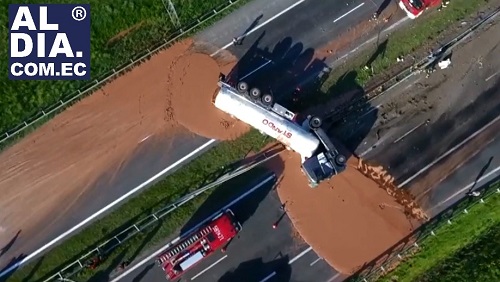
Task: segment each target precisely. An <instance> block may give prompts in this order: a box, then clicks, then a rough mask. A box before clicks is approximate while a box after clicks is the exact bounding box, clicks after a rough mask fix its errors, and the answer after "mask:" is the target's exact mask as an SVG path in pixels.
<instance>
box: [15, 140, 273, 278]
mask: <svg viewBox="0 0 500 282" xmlns="http://www.w3.org/2000/svg"><path fill="white" fill-rule="evenodd" d="M268 140H269V139H268ZM264 145H265V140H264V137H263V136H262V135H261V134H260V133H257V132H254V131H252V132H250V133H248V134H247V135H245V136H244V137H242V138H240V139H239V140H237V141H233V142H226V143H223V144H220V145H219V146H217V148H216V149H212V150H210V151H208V152H207V153H205V154H204V155H203V156H201V157H200V158H197V159H196V160H194V161H193V162H191V163H190V164H188V165H187V166H186V167H184V168H183V169H181V170H179V171H177V172H175V173H174V174H172V175H170V176H169V177H167V178H165V179H164V180H162V181H161V182H159V183H157V184H156V185H154V186H153V187H151V188H150V189H148V190H147V191H145V192H144V193H142V194H140V195H139V196H137V197H136V198H133V199H131V200H130V201H128V202H127V203H125V204H124V205H123V206H121V207H120V208H119V209H117V210H116V211H114V212H113V213H111V214H109V215H108V216H106V217H104V218H103V219H101V220H99V221H97V222H96V223H94V224H93V225H91V226H89V227H88V228H86V229H85V230H84V231H83V232H81V233H79V234H77V235H75V236H73V237H71V238H70V239H68V240H67V241H65V242H64V243H63V244H62V245H60V246H58V247H56V248H54V249H53V250H52V251H50V252H48V253H47V254H46V255H44V257H43V258H42V259H41V260H40V261H41V262H40V263H38V262H37V261H34V262H33V263H31V264H29V265H27V266H26V267H23V268H22V269H20V270H18V271H17V272H15V273H14V275H13V276H12V281H23V279H26V281H38V280H39V279H42V278H46V276H47V274H50V273H53V272H54V271H55V270H59V268H61V267H62V266H64V265H65V264H68V263H70V262H72V261H73V260H75V259H76V258H78V257H79V256H81V255H83V254H85V253H86V252H87V251H89V250H90V249H92V248H91V247H89V246H92V247H94V248H95V246H97V245H98V244H99V243H102V242H103V239H108V237H109V235H111V234H116V233H118V232H119V231H120V230H122V229H123V228H124V227H128V226H129V225H130V224H131V223H133V222H136V221H138V220H139V219H141V218H142V217H145V216H146V215H149V214H151V213H152V212H154V211H155V210H158V209H159V208H161V207H163V206H166V205H167V204H169V203H171V202H174V201H175V200H176V199H178V198H179V197H180V196H181V195H185V194H187V193H188V192H190V191H193V190H195V189H196V188H198V187H199V186H200V185H201V184H202V183H203V182H205V181H207V180H210V179H212V180H213V177H214V176H213V174H214V173H215V172H217V171H219V170H220V168H221V167H222V166H224V165H227V164H229V163H232V162H234V161H236V160H239V159H241V158H242V157H244V156H245V155H246V154H247V153H248V152H249V151H250V150H259V149H261V147H262V146H264ZM256 173H257V174H259V173H261V171H259V170H256V171H253V172H251V173H250V176H248V175H247V176H246V177H245V176H241V177H239V178H238V179H237V181H236V183H235V182H233V183H229V184H228V185H225V186H222V187H220V188H217V189H215V190H212V191H213V193H217V194H218V195H219V196H217V197H216V199H211V200H210V203H211V204H212V205H213V206H214V207H219V206H220V205H221V204H222V203H224V202H227V200H228V198H230V197H232V196H234V195H236V194H240V193H241V192H242V190H241V189H243V188H245V187H248V183H249V179H253V178H254V176H255V174H256ZM221 189H222V190H225V192H221ZM209 195H210V193H207V194H205V195H204V196H200V197H198V198H196V200H193V201H191V202H189V203H188V204H186V205H184V206H182V208H179V209H178V210H177V211H176V212H173V213H171V214H170V215H169V216H167V217H166V218H165V219H164V220H162V221H161V222H160V224H159V225H157V226H155V227H153V228H152V229H151V231H149V232H146V233H145V234H143V235H141V236H137V238H135V239H133V240H131V241H129V243H128V244H127V245H126V246H125V247H124V248H121V249H118V250H116V251H115V252H113V253H112V254H111V255H110V256H109V258H108V259H107V261H106V263H105V264H103V265H102V268H101V269H106V268H107V267H109V266H110V265H111V266H113V261H114V260H115V259H116V258H119V257H121V252H122V251H124V252H125V254H124V256H126V257H127V258H131V257H133V253H135V252H136V251H138V250H139V251H140V250H142V249H144V248H148V247H151V246H153V245H155V244H157V243H158V242H162V241H164V240H165V238H168V237H169V236H171V235H172V234H174V232H175V231H176V230H178V228H180V227H181V226H182V225H183V224H184V223H185V222H186V220H188V219H189V218H190V216H191V215H192V214H193V213H194V212H195V211H196V210H197V209H198V208H199V207H200V205H201V204H202V203H203V202H204V200H205V199H207V197H208V196H209ZM207 214H210V213H207ZM146 237H147V239H146ZM144 241H147V242H146V243H144ZM143 244H144V245H143ZM118 263H119V262H118ZM116 266H117V264H116V262H115V264H114V267H116ZM92 274H95V273H94V272H85V273H83V274H82V276H80V277H79V279H78V280H79V281H87V279H89V278H90V277H91V276H92ZM28 278H29V279H28ZM9 281H10V280H9Z"/></svg>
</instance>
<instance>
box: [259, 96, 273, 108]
mask: <svg viewBox="0 0 500 282" xmlns="http://www.w3.org/2000/svg"><path fill="white" fill-rule="evenodd" d="M261 101H262V104H264V106H266V107H271V106H272V105H273V102H274V99H273V95H271V94H267V93H266V94H264V95H262V99H261Z"/></svg>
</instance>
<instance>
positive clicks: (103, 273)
mask: <svg viewBox="0 0 500 282" xmlns="http://www.w3.org/2000/svg"><path fill="white" fill-rule="evenodd" d="M126 254H127V249H124V250H123V251H121V252H120V254H118V255H117V256H116V257H114V258H113V259H112V261H111V263H109V265H108V266H107V267H106V268H105V269H102V270H99V271H98V272H96V273H95V274H94V275H93V276H92V277H90V278H89V280H88V281H89V282H102V281H109V280H110V276H111V274H112V273H113V272H114V271H115V270H116V269H117V268H118V266H119V265H120V263H121V262H122V261H123V260H124V259H125V256H126Z"/></svg>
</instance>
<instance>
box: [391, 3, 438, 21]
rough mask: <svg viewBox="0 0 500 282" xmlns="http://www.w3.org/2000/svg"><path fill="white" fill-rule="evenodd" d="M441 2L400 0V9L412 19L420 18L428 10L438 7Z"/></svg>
mask: <svg viewBox="0 0 500 282" xmlns="http://www.w3.org/2000/svg"><path fill="white" fill-rule="evenodd" d="M440 4H441V0H400V1H399V7H400V8H401V9H402V10H403V11H404V12H405V13H406V15H407V16H408V17H409V18H410V19H415V18H417V17H418V16H420V15H421V14H422V13H423V12H424V11H425V10H426V9H427V8H431V7H436V6H438V5H440Z"/></svg>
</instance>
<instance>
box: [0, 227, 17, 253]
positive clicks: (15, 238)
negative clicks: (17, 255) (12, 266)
mask: <svg viewBox="0 0 500 282" xmlns="http://www.w3.org/2000/svg"><path fill="white" fill-rule="evenodd" d="M21 231H22V230H19V231H17V233H16V235H14V237H12V239H10V241H9V242H8V243H7V244H5V246H3V247H2V249H0V257H1V256H3V255H5V254H6V253H7V252H8V251H9V249H10V248H11V247H12V245H14V243H15V242H16V240H17V237H19V234H21Z"/></svg>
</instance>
